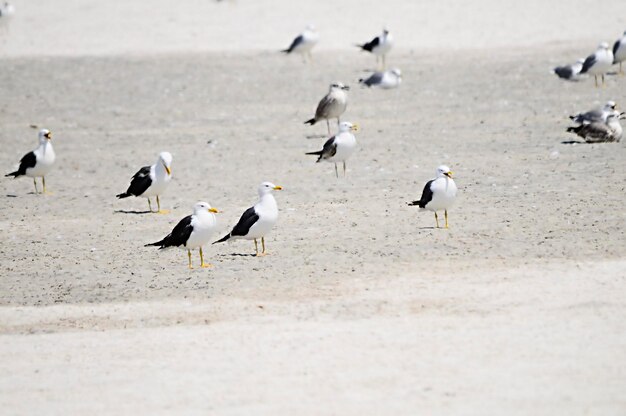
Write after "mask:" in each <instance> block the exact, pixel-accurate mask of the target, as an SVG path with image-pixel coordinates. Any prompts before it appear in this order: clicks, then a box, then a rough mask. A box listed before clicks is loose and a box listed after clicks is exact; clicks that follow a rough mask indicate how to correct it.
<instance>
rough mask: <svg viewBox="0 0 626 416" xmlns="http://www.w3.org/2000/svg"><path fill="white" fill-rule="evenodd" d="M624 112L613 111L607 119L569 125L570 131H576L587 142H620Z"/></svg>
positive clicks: (568, 130)
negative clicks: (621, 119)
mask: <svg viewBox="0 0 626 416" xmlns="http://www.w3.org/2000/svg"><path fill="white" fill-rule="evenodd" d="M623 116H624V113H621V114H620V113H619V112H618V111H613V112H612V113H611V114H609V115H608V117H607V118H606V120H597V121H591V122H589V121H585V122H583V123H582V124H581V125H579V126H575V127H568V128H567V132H568V133H576V135H578V136H579V137H582V138H583V139H585V141H586V142H587V143H611V142H619V141H620V140H621V138H622V133H623V129H622V125H621V124H620V122H619V120H620V118H621V117H623Z"/></svg>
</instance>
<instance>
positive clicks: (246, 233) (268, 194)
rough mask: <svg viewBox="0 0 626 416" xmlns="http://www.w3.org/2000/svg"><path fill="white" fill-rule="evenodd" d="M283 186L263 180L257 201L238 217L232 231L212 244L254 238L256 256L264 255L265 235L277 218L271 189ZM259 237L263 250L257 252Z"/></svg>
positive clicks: (276, 189)
mask: <svg viewBox="0 0 626 416" xmlns="http://www.w3.org/2000/svg"><path fill="white" fill-rule="evenodd" d="M282 189H283V188H282V187H280V186H277V185H274V184H273V183H271V182H263V183H262V184H261V185H259V189H258V190H259V202H257V203H256V204H255V205H254V206H253V207H251V208H248V209H247V210H246V211H245V212H244V213H243V214H242V215H241V218H239V222H238V223H237V225H235V227H233V229H232V231H231V232H230V233H228V234H226V235H225V236H224V237H222V238H221V239H220V240H217V241H215V242H214V243H213V244H217V243H222V242H224V241H227V240H230V239H233V240H234V239H239V238H243V239H246V240H254V250H255V252H256V255H257V256H264V255H265V254H266V253H265V235H267V234H268V233H269V232H270V231H271V230H272V227H274V224H276V220H278V206H277V205H276V200H275V199H274V195H272V192H273V191H280V190H282ZM258 238H260V239H261V245H262V247H263V252H262V253H259V247H258V245H257V241H256V240H257V239H258Z"/></svg>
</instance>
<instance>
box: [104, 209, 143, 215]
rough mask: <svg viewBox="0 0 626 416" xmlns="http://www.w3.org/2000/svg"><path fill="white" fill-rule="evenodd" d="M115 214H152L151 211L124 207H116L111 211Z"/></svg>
mask: <svg viewBox="0 0 626 416" xmlns="http://www.w3.org/2000/svg"><path fill="white" fill-rule="evenodd" d="M113 212H114V213H115V214H135V215H141V214H152V212H151V211H127V210H124V209H118V210H115V211H113Z"/></svg>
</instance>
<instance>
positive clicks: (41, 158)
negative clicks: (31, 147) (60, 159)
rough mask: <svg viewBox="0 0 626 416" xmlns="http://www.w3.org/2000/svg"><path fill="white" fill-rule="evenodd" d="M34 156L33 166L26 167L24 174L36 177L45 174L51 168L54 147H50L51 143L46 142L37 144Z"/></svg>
mask: <svg viewBox="0 0 626 416" xmlns="http://www.w3.org/2000/svg"><path fill="white" fill-rule="evenodd" d="M34 153H35V158H36V159H37V163H36V164H35V167H33V168H30V169H26V176H30V177H36V176H37V177H38V176H45V175H47V174H48V172H50V169H52V165H54V161H55V160H56V155H55V153H54V149H53V148H52V143H50V142H47V143H44V144H43V145H41V146H39V147H38V148H37V150H35V152H34Z"/></svg>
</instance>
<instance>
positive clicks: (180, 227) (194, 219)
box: [145, 202, 219, 269]
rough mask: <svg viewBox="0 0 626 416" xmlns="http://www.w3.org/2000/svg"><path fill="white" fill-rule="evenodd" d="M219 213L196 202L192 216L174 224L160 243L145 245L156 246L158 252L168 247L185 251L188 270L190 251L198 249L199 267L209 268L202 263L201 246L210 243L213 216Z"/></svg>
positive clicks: (214, 227)
mask: <svg viewBox="0 0 626 416" xmlns="http://www.w3.org/2000/svg"><path fill="white" fill-rule="evenodd" d="M217 213H219V211H218V210H217V209H215V208H212V207H211V205H209V204H208V203H207V202H197V203H196V205H194V207H193V214H192V215H188V216H186V217H185V218H183V219H182V220H180V221H179V222H178V224H176V227H174V229H173V230H172V232H171V233H169V234H168V235H166V236H165V238H163V239H162V240H161V241H157V242H156V243H151V244H146V245H145V247H148V246H158V247H159V250H161V249H164V248H168V247H180V248H183V249H186V250H187V257H188V258H189V268H190V269H193V266H192V265H191V250H193V249H194V248H198V249H199V251H200V267H211V264H210V263H205V262H204V255H203V253H202V246H203V245H205V244H207V243H208V242H209V241H211V237H213V234H215V231H216V227H217V218H215V214H217Z"/></svg>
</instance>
